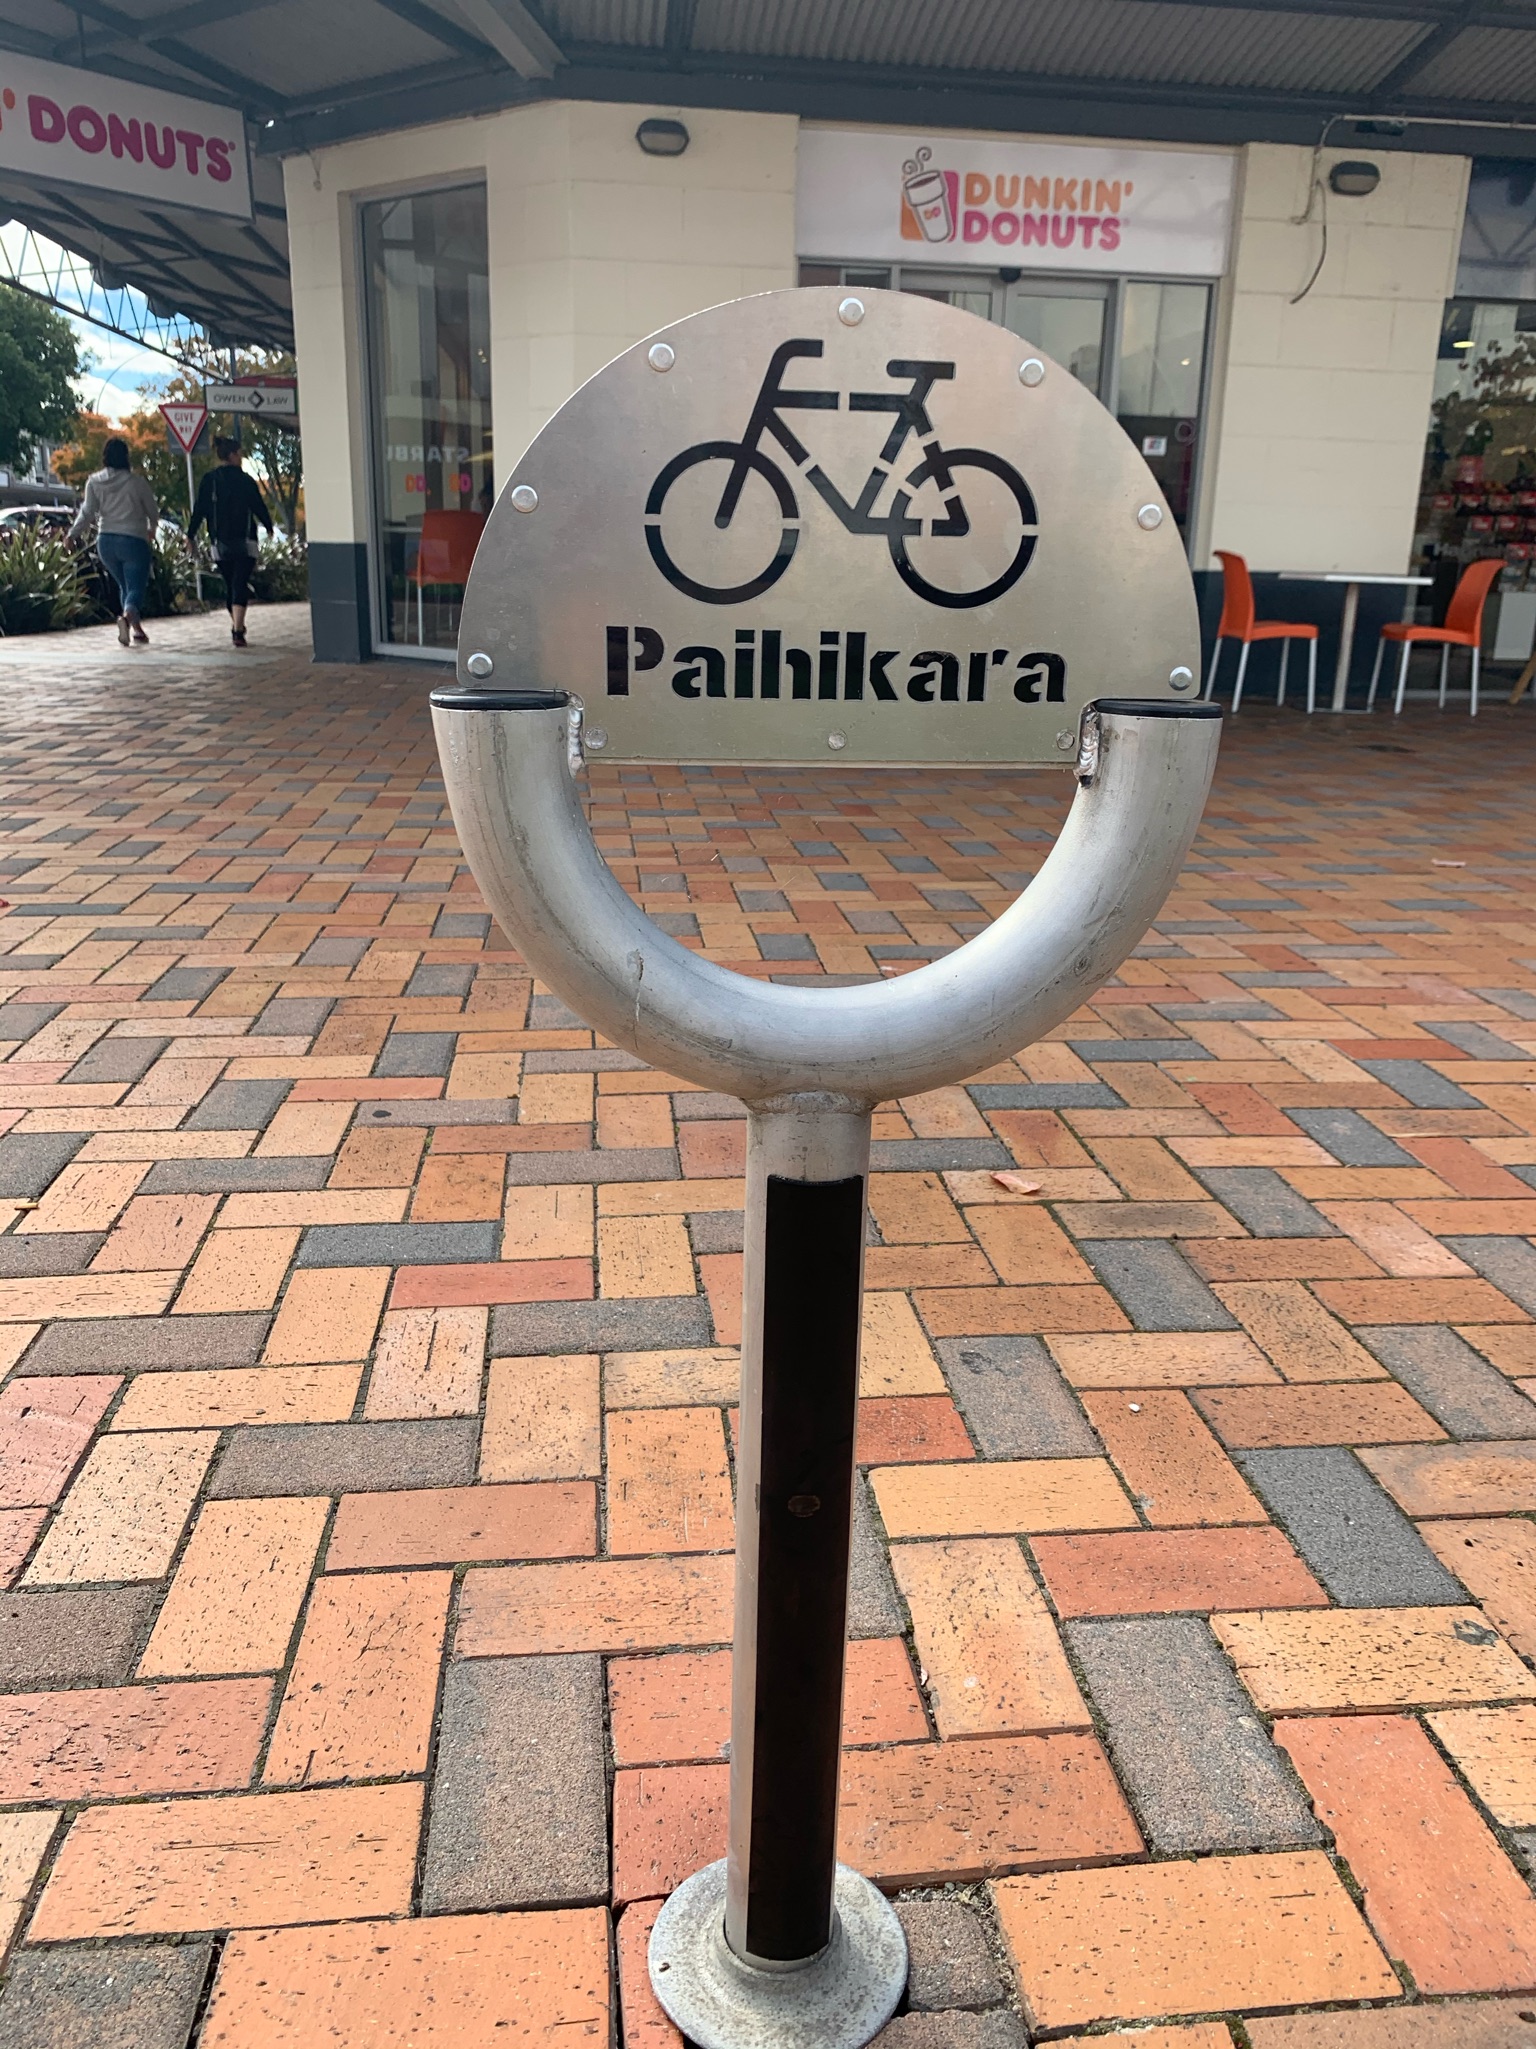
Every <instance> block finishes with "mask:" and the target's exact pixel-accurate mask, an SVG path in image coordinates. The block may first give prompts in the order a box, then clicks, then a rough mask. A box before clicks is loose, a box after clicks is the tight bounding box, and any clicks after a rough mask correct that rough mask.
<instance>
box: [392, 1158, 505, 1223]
mask: <svg viewBox="0 0 1536 2049" xmlns="http://www.w3.org/2000/svg"><path fill="white" fill-rule="evenodd" d="M505 1171H506V1162H505V1160H503V1159H502V1158H500V1157H499V1156H498V1155H497V1154H495V1153H432V1154H431V1155H429V1157H428V1158H427V1159H425V1160H424V1161H423V1162H422V1167H421V1179H420V1180H419V1181H418V1182H417V1184H416V1193H415V1195H414V1197H413V1198H412V1200H411V1221H412V1222H413V1223H417V1224H444V1223H470V1222H474V1221H476V1220H477V1219H490V1220H493V1221H494V1219H496V1218H497V1217H499V1216H500V1215H501V1183H502V1176H503V1174H504V1173H505Z"/></svg>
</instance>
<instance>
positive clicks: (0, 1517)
mask: <svg viewBox="0 0 1536 2049" xmlns="http://www.w3.org/2000/svg"><path fill="white" fill-rule="evenodd" d="M47 1520H48V1511H47V1509H46V1508H0V1587H8V1586H9V1585H10V1584H11V1582H12V1580H14V1579H15V1577H16V1575H17V1574H18V1573H19V1572H20V1571H21V1568H22V1566H23V1565H24V1564H25V1563H26V1558H27V1553H28V1552H29V1551H30V1550H31V1549H32V1542H33V1539H34V1538H35V1537H36V1535H37V1533H38V1531H39V1530H40V1529H41V1528H42V1526H43V1524H44V1523H45V1522H46V1521H47Z"/></svg>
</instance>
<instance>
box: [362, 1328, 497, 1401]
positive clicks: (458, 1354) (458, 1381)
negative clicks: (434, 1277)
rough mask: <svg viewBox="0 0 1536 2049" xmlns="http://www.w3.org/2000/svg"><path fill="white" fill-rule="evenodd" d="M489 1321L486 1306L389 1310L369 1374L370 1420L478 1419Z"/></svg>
mask: <svg viewBox="0 0 1536 2049" xmlns="http://www.w3.org/2000/svg"><path fill="white" fill-rule="evenodd" d="M488 1322H489V1316H488V1312H487V1311H486V1310H485V1309H484V1308H483V1307H477V1308H469V1309H389V1310H386V1311H385V1313H384V1320H383V1322H382V1324H381V1325H380V1327H379V1341H378V1346H377V1349H376V1351H375V1353H374V1360H373V1371H372V1373H370V1374H369V1376H368V1401H367V1406H366V1413H367V1414H368V1415H369V1417H371V1418H383V1417H405V1416H473V1415H474V1414H475V1413H476V1412H477V1411H478V1409H479V1407H480V1382H481V1378H482V1375H483V1368H484V1359H485V1337H486V1327H487V1324H488Z"/></svg>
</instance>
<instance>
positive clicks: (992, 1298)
mask: <svg viewBox="0 0 1536 2049" xmlns="http://www.w3.org/2000/svg"><path fill="white" fill-rule="evenodd" d="M917 1308H918V1312H919V1314H920V1315H921V1316H922V1319H923V1322H924V1323H925V1324H926V1325H927V1327H928V1329H929V1331H930V1332H931V1333H932V1335H933V1336H934V1337H936V1338H978V1337H1015V1336H1031V1335H1039V1334H1040V1333H1043V1332H1045V1331H1048V1330H1050V1331H1055V1330H1065V1331H1080V1330H1129V1329H1130V1327H1131V1326H1130V1318H1129V1317H1128V1316H1127V1315H1126V1314H1125V1311H1124V1310H1123V1309H1122V1308H1121V1307H1120V1305H1119V1303H1118V1302H1117V1301H1116V1300H1115V1298H1114V1296H1113V1295H1111V1294H1110V1292H1109V1290H1108V1289H1107V1288H1100V1287H1092V1288H1087V1287H1084V1288H1069V1287H1049V1286H1048V1287H1039V1288H1015V1287H1000V1288H934V1289H928V1290H924V1292H923V1293H921V1294H920V1295H919V1296H918V1297H917Z"/></svg>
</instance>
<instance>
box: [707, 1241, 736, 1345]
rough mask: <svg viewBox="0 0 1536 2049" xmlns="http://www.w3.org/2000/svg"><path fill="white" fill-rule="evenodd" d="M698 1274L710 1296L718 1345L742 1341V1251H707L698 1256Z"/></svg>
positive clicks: (711, 1316) (711, 1312)
mask: <svg viewBox="0 0 1536 2049" xmlns="http://www.w3.org/2000/svg"><path fill="white" fill-rule="evenodd" d="M699 1278H700V1280H702V1281H703V1283H704V1292H705V1294H706V1295H707V1296H708V1298H709V1314H710V1321H711V1322H712V1323H713V1324H714V1327H715V1343H716V1344H717V1345H739V1344H740V1343H741V1290H742V1256H741V1254H740V1253H739V1252H706V1253H704V1254H703V1255H702V1256H701V1257H700V1259H699Z"/></svg>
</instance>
